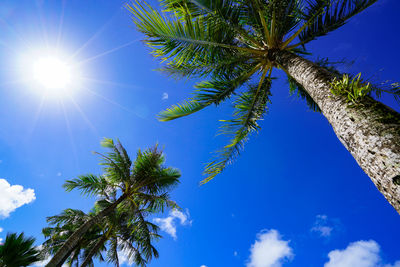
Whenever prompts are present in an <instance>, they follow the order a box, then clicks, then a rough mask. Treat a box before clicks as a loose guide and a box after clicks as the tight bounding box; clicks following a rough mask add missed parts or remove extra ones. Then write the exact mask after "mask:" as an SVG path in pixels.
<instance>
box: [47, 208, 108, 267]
mask: <svg viewBox="0 0 400 267" xmlns="http://www.w3.org/2000/svg"><path fill="white" fill-rule="evenodd" d="M94 215H95V214H94V213H93V212H90V213H89V214H86V213H84V212H83V211H81V210H76V209H66V210H64V211H63V212H62V213H61V214H59V215H55V216H51V217H48V218H47V222H48V223H49V224H50V226H49V227H45V228H43V229H42V233H43V235H44V237H45V238H46V241H45V242H44V243H43V251H44V252H45V254H46V255H54V254H55V253H56V252H57V251H58V250H59V249H60V248H61V247H62V246H63V245H64V243H65V241H66V240H67V239H68V237H70V236H71V235H72V234H73V233H74V232H75V231H76V230H77V229H78V228H79V226H81V225H82V224H83V223H85V222H86V221H88V220H90V219H91V217H93V216H94ZM101 237H102V229H101V228H100V227H99V226H97V225H95V226H94V227H92V228H91V229H90V230H89V231H87V232H86V233H85V235H84V236H83V238H81V239H80V240H79V242H78V243H77V244H76V245H75V247H74V248H73V249H72V250H71V251H70V252H69V253H68V254H67V255H66V256H65V257H64V260H63V261H64V262H66V263H67V264H68V265H69V266H72V265H73V264H75V265H76V266H79V260H80V259H81V258H84V257H85V256H86V255H87V254H89V250H90V249H91V248H92V247H93V246H94V245H95V244H96V243H97V240H98V239H100V238H101ZM104 249H105V247H102V248H99V249H98V250H97V252H99V251H101V250H104ZM93 256H96V257H97V258H98V259H99V260H100V261H104V259H103V257H102V255H101V254H100V253H96V255H92V257H93Z"/></svg>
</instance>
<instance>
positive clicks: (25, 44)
mask: <svg viewBox="0 0 400 267" xmlns="http://www.w3.org/2000/svg"><path fill="white" fill-rule="evenodd" d="M0 23H3V24H4V25H5V26H6V27H7V29H8V30H9V31H10V32H11V33H12V34H13V35H14V36H15V37H17V39H18V40H19V41H20V42H21V44H22V45H23V46H24V48H25V49H27V50H31V49H32V46H31V45H30V44H29V43H28V42H27V41H26V40H24V39H23V38H22V37H21V35H20V34H19V33H18V32H17V31H16V30H15V29H14V27H12V26H11V25H10V24H9V23H8V22H7V21H5V20H4V19H2V18H0ZM18 54H20V53H18Z"/></svg>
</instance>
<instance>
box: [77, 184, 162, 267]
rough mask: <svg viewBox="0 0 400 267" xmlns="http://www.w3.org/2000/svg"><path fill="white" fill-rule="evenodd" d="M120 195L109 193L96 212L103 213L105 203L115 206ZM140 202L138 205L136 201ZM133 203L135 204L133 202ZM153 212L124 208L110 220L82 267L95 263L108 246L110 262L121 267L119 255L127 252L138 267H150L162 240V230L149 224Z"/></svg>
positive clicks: (97, 205)
mask: <svg viewBox="0 0 400 267" xmlns="http://www.w3.org/2000/svg"><path fill="white" fill-rule="evenodd" d="M115 200H116V192H115V191H114V192H112V193H110V192H108V193H107V194H106V195H105V196H103V198H102V200H100V201H98V202H97V204H96V209H98V210H102V209H103V207H102V205H103V203H106V205H107V203H109V202H114V201H115ZM136 202H137V201H136ZM131 203H132V202H131ZM151 212H152V211H151V210H149V209H148V210H139V209H137V208H135V207H130V206H122V207H119V208H117V209H115V211H114V212H113V213H112V214H110V215H109V216H107V217H106V218H105V220H104V221H103V222H102V224H101V228H102V229H103V230H102V232H103V234H102V236H101V237H100V238H98V240H97V241H96V243H95V244H94V245H93V246H92V248H91V249H90V250H89V252H88V253H87V254H86V255H85V258H84V261H83V262H82V264H81V267H84V266H87V265H89V264H90V263H91V262H92V257H93V256H95V255H96V254H98V253H99V252H100V251H101V248H102V247H104V246H105V245H106V244H108V248H109V249H108V252H107V260H108V262H111V263H114V264H115V265H116V266H119V256H118V251H123V253H124V254H125V255H127V257H128V260H129V261H130V262H132V263H134V264H135V265H137V266H146V264H147V263H148V261H150V260H151V259H152V258H153V257H156V258H157V257H158V251H157V250H156V248H155V247H154V246H153V245H152V241H153V240H155V239H158V238H159V237H160V236H159V235H158V234H157V232H158V230H159V227H158V226H157V225H155V224H152V223H151V222H149V221H146V220H145V217H146V216H147V215H148V214H149V213H151Z"/></svg>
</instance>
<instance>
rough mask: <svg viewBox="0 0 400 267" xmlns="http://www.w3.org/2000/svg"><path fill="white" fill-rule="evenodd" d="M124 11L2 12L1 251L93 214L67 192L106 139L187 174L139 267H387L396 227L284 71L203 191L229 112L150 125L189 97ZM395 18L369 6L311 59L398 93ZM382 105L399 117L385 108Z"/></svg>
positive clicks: (318, 44)
mask: <svg viewBox="0 0 400 267" xmlns="http://www.w3.org/2000/svg"><path fill="white" fill-rule="evenodd" d="M125 2H126V1H123V0H121V1H118V0H117V1H109V0H88V1H79V0H60V1H48V0H18V1H16V0H3V1H1V5H0V32H1V33H2V34H1V36H0V125H1V127H0V179H3V180H0V200H1V201H0V215H3V216H2V217H0V239H4V238H5V236H6V233H7V232H21V231H24V232H25V234H26V235H29V236H34V237H35V238H36V239H37V241H36V243H37V245H39V244H40V243H41V242H43V237H42V235H41V229H42V228H43V227H45V226H47V224H46V219H45V218H46V217H47V216H52V215H56V214H58V213H60V212H61V211H62V210H63V209H66V208H76V209H82V210H84V211H88V210H89V209H90V208H91V207H92V205H93V202H94V199H93V198H86V197H84V196H82V195H80V194H79V193H77V192H71V193H67V192H65V190H64V189H63V188H62V184H63V183H64V181H65V180H66V179H71V178H74V177H76V176H77V175H80V174H86V173H92V172H93V173H95V174H99V173H100V166H99V165H98V158H97V157H96V156H95V155H93V154H92V153H91V152H92V151H100V152H104V151H102V150H101V148H100V146H99V141H100V140H101V138H103V137H111V138H119V139H120V140H121V142H122V143H123V144H124V145H125V147H126V148H127V150H128V152H129V153H130V154H131V155H132V157H134V156H135V153H136V150H137V149H138V148H146V147H149V146H152V145H154V144H155V143H159V144H160V146H163V147H165V154H166V159H167V165H170V166H174V167H177V168H179V169H180V170H181V172H182V179H181V183H180V185H179V187H178V188H176V189H175V190H174V191H173V192H172V198H173V199H174V200H176V201H177V202H178V204H179V206H181V207H182V208H183V209H182V212H180V213H178V212H173V211H168V212H166V213H165V214H158V215H157V216H156V218H155V220H154V222H159V223H160V224H161V226H162V229H163V231H161V232H160V233H161V234H162V236H163V238H162V239H161V240H160V241H159V242H157V243H156V244H155V245H156V247H157V249H158V250H159V252H160V258H158V259H154V260H153V261H152V262H151V263H150V264H149V266H150V267H165V266H178V267H180V266H182V267H186V266H188V267H192V266H194V267H200V266H207V267H216V266H218V267H220V266H230V267H231V266H232V267H236V266H238V267H244V266H247V267H250V266H256V267H259V265H256V264H258V263H260V262H270V263H273V264H275V265H273V266H280V265H279V264H280V263H282V266H299V267H304V266H324V264H328V265H326V266H334V267H338V266H340V265H338V266H335V265H334V264H333V262H335V261H336V262H339V263H340V261H342V262H343V261H348V262H353V263H355V264H353V266H354V267H356V266H357V263H358V262H357V260H360V259H357V258H354V255H364V256H365V258H366V259H367V260H368V261H369V263H371V262H372V264H371V265H368V266H373V267H381V266H398V265H395V262H396V261H399V260H400V255H399V251H398V240H399V239H400V228H399V227H398V226H399V225H400V216H399V215H398V214H397V213H396V212H395V210H394V209H393V208H392V207H391V206H390V205H389V204H388V203H387V201H386V200H385V199H384V198H383V196H382V195H381V194H380V193H379V192H378V190H377V189H376V188H375V187H374V185H373V184H372V182H371V181H369V178H368V177H367V176H366V175H365V174H364V173H363V172H362V170H361V169H360V168H359V167H358V166H357V164H356V162H355V161H354V159H353V158H352V157H351V155H350V154H349V152H348V151H346V149H345V148H344V147H343V145H342V144H341V143H340V142H339V141H338V139H337V137H336V136H335V134H334V133H333V131H332V127H331V126H330V125H329V123H328V122H327V121H326V119H325V118H324V117H323V116H322V115H320V114H317V113H313V112H311V111H310V110H309V109H307V107H306V104H305V102H304V101H302V100H299V99H297V98H295V97H294V96H289V93H288V85H287V82H286V79H285V78H284V74H283V73H281V72H279V71H276V72H274V73H273V76H275V77H277V78H278V79H277V80H276V81H274V85H273V88H272V94H273V96H272V104H271V105H270V110H269V113H268V115H266V116H265V120H264V121H262V122H261V127H262V129H261V130H260V133H259V134H258V135H255V136H254V137H252V138H250V141H249V142H248V144H247V145H246V147H245V151H244V152H243V153H242V154H241V156H240V158H239V159H238V161H237V162H235V164H233V165H231V166H229V168H228V169H227V170H226V171H225V172H224V173H223V174H221V175H220V176H219V177H217V178H216V179H215V180H214V181H212V182H210V183H209V184H207V185H205V186H201V187H199V185H198V183H199V181H200V180H201V179H202V176H201V173H202V170H203V167H204V163H206V162H207V161H209V160H210V155H211V154H210V152H212V151H215V150H217V149H219V148H221V147H222V146H223V145H224V144H226V141H227V140H226V139H225V137H223V136H216V135H215V134H216V132H217V131H218V127H219V126H220V123H219V120H223V119H228V118H230V116H231V113H232V110H231V107H230V104H223V105H220V106H219V107H218V108H215V107H209V108H207V109H204V110H203V111H201V112H199V113H197V114H194V115H192V116H190V117H187V118H183V119H180V120H176V121H172V122H169V123H161V122H158V121H157V120H156V114H157V113H158V112H159V111H161V110H163V109H165V108H167V107H168V106H170V105H172V104H175V103H177V102H181V101H182V100H184V99H186V98H188V97H190V96H191V95H190V92H191V91H192V90H193V87H192V86H193V84H194V82H195V81H192V80H190V81H179V82H176V81H174V80H172V79H170V78H167V77H166V76H164V75H163V74H160V73H158V72H155V71H153V70H154V69H157V68H158V67H159V63H158V62H157V61H156V60H154V59H153V58H152V56H150V55H149V49H148V48H146V47H145V46H144V44H143V43H142V42H140V41H139V40H142V38H143V36H142V35H141V34H140V33H138V32H137V31H136V30H135V29H134V26H133V24H132V22H131V20H130V17H129V14H128V13H127V12H126V11H125V9H124V8H123V4H124V3H125ZM150 3H151V4H154V5H158V2H156V1H153V0H151V1H150ZM398 10H400V1H398V0H386V1H385V0H382V1H378V4H376V5H373V6H372V7H371V8H369V9H368V10H367V11H365V12H363V13H361V14H360V15H358V16H357V17H356V18H354V19H353V20H352V21H351V22H349V23H348V24H346V25H345V26H344V27H343V28H341V29H340V30H338V31H336V32H335V33H333V34H330V35H328V36H325V37H321V38H319V39H318V40H316V41H315V42H313V43H312V44H311V45H310V46H309V47H308V49H309V50H310V52H312V53H313V55H311V56H310V59H316V58H317V57H318V56H319V57H329V58H330V59H331V60H332V61H340V60H341V59H343V58H347V59H349V60H355V62H356V63H355V64H354V65H345V66H343V67H342V68H343V69H342V70H343V71H346V72H351V73H355V74H356V73H358V72H362V73H363V75H364V74H365V77H373V79H375V81H383V80H396V79H397V80H398V79H399V75H398V74H399V67H398V62H400V53H397V52H396V51H397V50H398V43H399V38H400V37H399V36H398V35H396V33H397V32H398V14H397V13H398ZM377 21H379V23H377ZM381 69H383V71H379V70H381ZM384 102H385V103H386V104H387V105H389V106H391V107H393V108H395V109H396V110H399V106H398V105H397V104H396V103H395V102H394V101H393V100H392V99H386V98H385V99H384ZM20 186H22V187H23V188H21V187H20ZM11 189H12V190H11ZM16 189H18V190H16ZM3 192H15V194H11V195H7V194H5V193H3ZM3 198H4V199H3ZM16 200H18V201H16ZM5 215H7V217H6V216H5ZM271 251H274V253H272V254H271V253H269V252H271ZM354 251H356V252H359V253H358V254H357V253H353V252H354ZM122 258H123V255H121V259H122ZM386 264H390V265H386ZM398 264H400V263H398ZM121 265H125V266H126V262H125V263H122V264H121ZM96 266H110V265H106V264H105V263H96ZM263 267H264V266H263ZM340 267H342V266H340Z"/></svg>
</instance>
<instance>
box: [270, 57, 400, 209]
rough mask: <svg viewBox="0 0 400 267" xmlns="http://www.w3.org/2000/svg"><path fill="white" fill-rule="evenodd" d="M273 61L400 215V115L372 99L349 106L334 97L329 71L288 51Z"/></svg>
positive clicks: (344, 100)
mask: <svg viewBox="0 0 400 267" xmlns="http://www.w3.org/2000/svg"><path fill="white" fill-rule="evenodd" d="M272 57H273V60H274V61H275V62H276V63H278V64H279V65H280V66H281V67H283V68H284V69H285V70H286V71H287V72H288V74H289V75H290V76H292V78H294V79H295V80H296V81H297V82H298V83H299V84H301V85H302V86H303V87H304V89H305V90H306V91H307V92H308V94H309V95H310V96H311V97H312V98H313V100H314V101H315V102H316V103H317V104H318V106H319V107H320V108H321V110H322V113H323V114H324V116H325V117H326V118H327V120H328V121H329V123H330V124H331V125H332V128H333V130H334V131H335V133H336V135H337V137H338V138H339V140H340V141H341V142H342V144H343V145H344V146H345V147H346V149H347V150H348V151H350V153H351V154H352V155H353V157H354V159H355V160H356V161H357V163H358V165H359V166H360V167H361V168H362V169H363V170H364V172H365V173H366V174H367V175H368V176H369V177H370V178H371V180H372V181H373V182H374V184H375V186H376V187H377V188H378V190H379V191H380V192H381V193H382V194H383V195H384V196H385V198H386V199H387V200H388V201H389V203H390V204H391V205H392V206H393V207H394V208H395V209H396V211H397V212H398V213H400V114H399V113H397V112H396V111H394V110H392V109H391V108H389V107H387V106H385V105H384V104H382V103H380V102H378V101H376V100H374V99H372V98H371V97H366V98H364V99H363V100H362V101H361V103H359V104H357V105H349V103H347V102H346V99H345V97H341V96H334V95H333V94H332V93H331V91H330V89H331V87H330V82H331V81H332V79H333V78H334V76H333V75H332V74H331V73H329V72H328V71H327V70H325V69H323V68H321V67H319V66H317V65H316V64H314V63H312V62H310V61H308V60H306V59H304V58H302V57H299V56H297V55H294V54H292V53H289V52H286V51H276V52H274V53H273V55H272Z"/></svg>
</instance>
